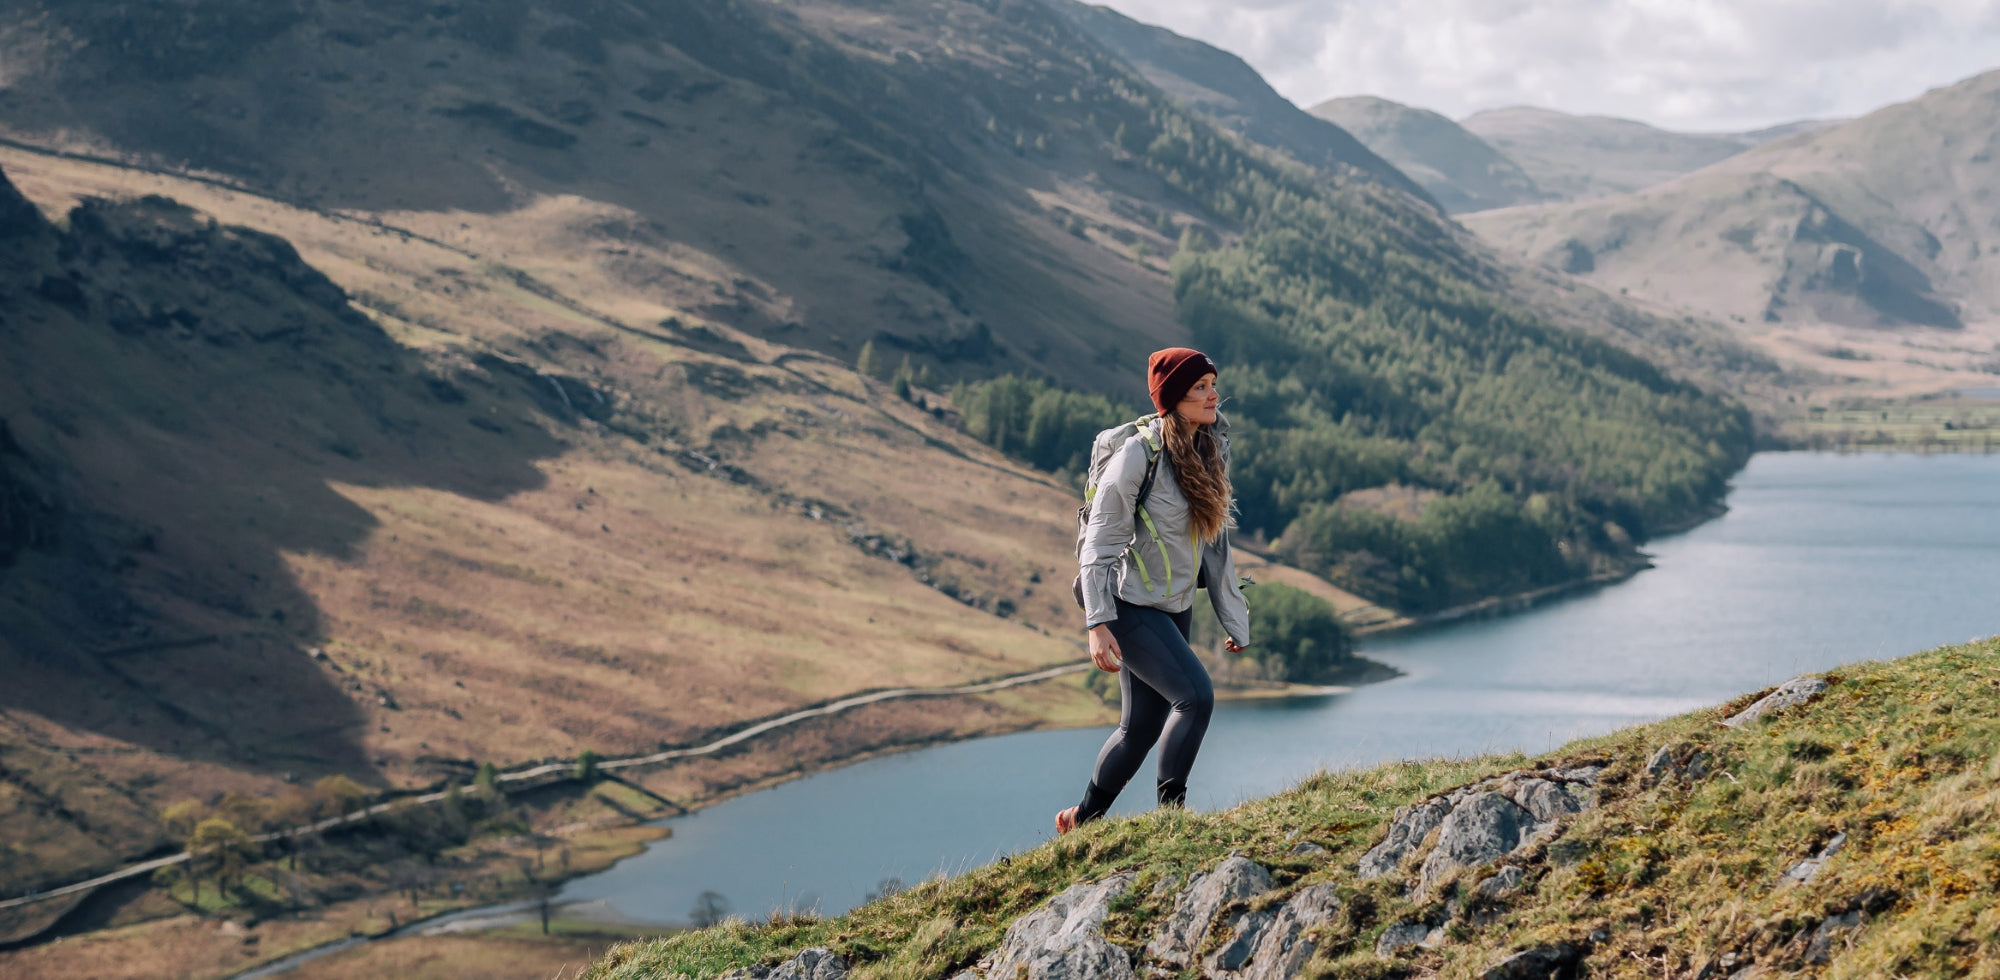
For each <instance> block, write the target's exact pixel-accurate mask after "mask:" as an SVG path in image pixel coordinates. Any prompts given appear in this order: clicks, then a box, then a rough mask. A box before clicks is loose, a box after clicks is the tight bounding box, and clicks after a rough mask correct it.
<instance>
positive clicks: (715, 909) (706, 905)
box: [688, 891, 729, 929]
mask: <svg viewBox="0 0 2000 980" xmlns="http://www.w3.org/2000/svg"><path fill="white" fill-rule="evenodd" d="M727 918H729V899H727V898H725V897H723V894H722V893H721V892H717V891H705V892H702V893H701V894H700V895H697V896H695V900H694V908H691V909H689V910H688V921H689V922H691V923H693V924H694V927H695V928H696V929H706V928H708V927H709V926H712V925H716V924H718V923H720V922H721V921H722V920H724V919H727Z"/></svg>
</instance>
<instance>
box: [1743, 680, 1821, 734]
mask: <svg viewBox="0 0 2000 980" xmlns="http://www.w3.org/2000/svg"><path fill="white" fill-rule="evenodd" d="M1826 688H1827V683H1826V680H1825V679H1824V678H1820V677H1810V676H1808V677H1794V678H1792V679H1791V680H1788V681H1786V682H1784V683H1783V684H1780V685H1778V689H1777V690H1775V691H1772V692H1771V693H1769V694H1766V695H1764V696H1763V697H1762V698H1760V699H1759V700H1758V701H1757V703H1756V704H1753V705H1751V706H1750V707H1748V708H1744V709H1743V710H1742V711H1739V712H1737V713H1736V714H1734V715H1731V716H1730V717H1729V718H1728V719H1727V720H1725V721H1723V724H1725V725H1728V726H1729V727H1731V728H1741V727H1742V726H1744V725H1747V724H1749V723H1751V722H1753V721H1756V720H1757V719H1759V718H1762V717H1764V716H1765V715H1768V714H1772V713H1774V712H1778V711H1783V710H1785V709H1786V708H1796V707H1798V706H1799V705H1802V704H1805V703H1806V702H1808V701H1811V700H1812V699H1813V698H1816V697H1818V696H1819V695H1820V692H1822V691H1825V690H1826Z"/></svg>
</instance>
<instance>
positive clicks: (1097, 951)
mask: <svg viewBox="0 0 2000 980" xmlns="http://www.w3.org/2000/svg"><path fill="white" fill-rule="evenodd" d="M1246 863H1247V862H1246ZM1253 867H1254V865H1253ZM1259 870H1262V869H1259ZM1266 880H1269V879H1268V878H1267V879H1266ZM1131 885H1132V876H1131V875H1129V874H1121V875H1113V876H1111V877H1109V878H1106V879H1104V880H1103V881H1097V882H1085V883H1083V884H1078V885H1071V886H1070V887H1069V888H1068V889H1067V890H1066V891H1064V892H1063V893H1062V894H1060V895H1057V896H1056V897H1054V898H1051V899H1049V901H1048V904H1046V905H1043V906H1042V907H1041V908H1038V909H1036V910H1034V911H1033V912H1030V913H1028V914H1027V915H1024V916H1022V917H1020V918H1019V919H1016V920H1015V921H1014V924H1013V925H1012V926H1009V927H1008V928H1007V937H1006V938H1005V939H1004V940H1002V941H1001V943H1000V948H999V949H997V950H995V951H994V952H993V956H992V957H991V958H990V960H989V961H987V962H985V963H982V964H981V968H980V970H978V971H970V970H969V971H966V972H965V973H961V974H959V976H960V977H976V976H979V975H981V974H982V973H983V974H984V975H985V976H988V977H1006V978H1008V980H1016V978H1021V980H1083V978H1086V977H1090V978H1102V980H1127V978H1130V977H1132V976H1133V973H1132V957H1131V956H1130V955H1128V954H1127V953H1126V952H1125V951H1124V950H1123V949H1120V948H1118V947H1117V946H1115V945H1113V944H1112V943H1111V941H1110V940H1107V939H1105V938H1104V917H1105V916H1106V915H1108V914H1110V911H1111V901H1112V900H1113V899H1115V898H1117V897H1118V896H1120V895H1123V894H1124V893H1125V889H1127V888H1129V887H1131Z"/></svg>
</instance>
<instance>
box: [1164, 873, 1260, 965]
mask: <svg viewBox="0 0 2000 980" xmlns="http://www.w3.org/2000/svg"><path fill="white" fill-rule="evenodd" d="M1271 887H1272V881H1271V873H1270V872H1269V871H1266V870H1264V868H1263V866H1262V865H1259V864H1257V863H1256V862H1254V861H1251V860H1249V859H1247V858H1243V857H1229V858H1226V859H1224V860H1223V862H1222V863H1221V864H1219V865H1216V867H1215V870H1214V871H1211V872H1208V873H1206V874H1197V875H1195V876H1193V877H1192V878H1190V879H1188V884H1187V890H1186V891H1183V892H1181V895H1180V898H1179V899H1177V900H1176V901H1175V902H1174V911H1173V914H1172V915H1170V916H1168V917H1167V921H1166V922H1165V923H1162V924H1161V926H1160V931H1159V932H1158V933H1156V934H1154V936H1153V941H1152V942H1150V943H1148V944H1146V954H1147V955H1148V956H1150V957H1152V958H1153V959H1155V960H1158V961H1159V962H1161V963H1165V964H1168V965H1170V966H1174V967H1185V966H1187V965H1188V962H1189V960H1190V958H1191V957H1192V956H1193V954H1194V951H1195V950H1196V949H1197V948H1198V947H1200V946H1201V941H1202V940H1203V939H1204V938H1206V937H1207V936H1208V931H1209V929H1210V928H1212V927H1213V926H1214V924H1215V921H1216V917H1217V916H1218V915H1220V914H1222V913H1223V912H1224V910H1225V909H1232V908H1233V911H1231V912H1230V913H1229V915H1228V919H1227V921H1225V923H1224V925H1225V926H1233V925H1235V923H1236V920H1237V919H1239V918H1241V917H1242V915H1243V909H1242V908H1241V907H1240V906H1241V905H1242V904H1243V903H1244V902H1245V901H1246V900H1248V899H1250V898H1254V897H1256V896H1258V895H1262V894H1263V893H1265V892H1267V891H1270V890H1271Z"/></svg>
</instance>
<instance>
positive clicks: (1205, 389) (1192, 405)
mask: <svg viewBox="0 0 2000 980" xmlns="http://www.w3.org/2000/svg"><path fill="white" fill-rule="evenodd" d="M1221 404H1222V392H1220V391H1217V390H1216V388H1215V375H1213V374H1204V375H1202V376H1201V380H1200V381H1197V382H1195V383H1194V387H1192V388H1189V389H1188V393H1187V395H1186V397H1184V398H1182V399H1181V403H1180V404H1179V405H1175V406H1174V414H1175V415H1178V416H1180V417H1181V418H1183V419H1186V420H1187V421H1189V422H1193V423H1194V424H1196V425H1214V424H1215V410H1216V407H1217V406H1219V405H1221Z"/></svg>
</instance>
